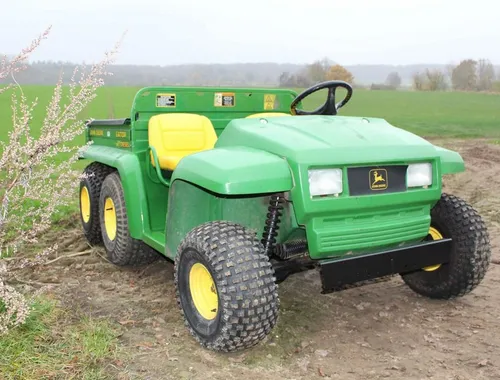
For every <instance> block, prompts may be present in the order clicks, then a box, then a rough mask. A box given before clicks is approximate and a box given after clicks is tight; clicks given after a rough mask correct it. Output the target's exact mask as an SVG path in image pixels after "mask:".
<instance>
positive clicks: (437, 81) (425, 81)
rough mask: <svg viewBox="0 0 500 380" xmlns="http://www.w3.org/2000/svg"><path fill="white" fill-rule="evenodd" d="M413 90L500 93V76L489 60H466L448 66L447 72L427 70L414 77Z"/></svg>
mask: <svg viewBox="0 0 500 380" xmlns="http://www.w3.org/2000/svg"><path fill="white" fill-rule="evenodd" d="M413 88H414V89H415V90H418V91H444V90H448V89H453V90H455V91H493V92H500V74H499V75H496V73H495V67H494V66H493V64H492V63H491V62H490V61H489V60H488V59H479V60H474V59H464V60H462V61H460V63H459V64H458V65H455V66H454V65H448V66H447V68H446V71H442V70H436V69H435V70H426V71H425V72H422V73H421V72H416V73H415V74H414V75H413Z"/></svg>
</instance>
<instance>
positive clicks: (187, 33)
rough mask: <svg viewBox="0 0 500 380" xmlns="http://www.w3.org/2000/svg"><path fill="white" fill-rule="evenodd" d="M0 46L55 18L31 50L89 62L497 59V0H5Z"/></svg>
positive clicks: (17, 43)
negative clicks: (105, 58)
mask: <svg viewBox="0 0 500 380" xmlns="http://www.w3.org/2000/svg"><path fill="white" fill-rule="evenodd" d="M1 1H2V5H1V10H2V22H1V23H0V32H1V34H0V36H1V40H0V41H1V43H0V52H1V53H7V54H13V53H16V52H18V51H19V50H20V49H22V48H23V47H24V46H26V45H27V44H28V43H29V42H30V41H31V40H32V39H33V38H34V37H36V36H37V35H38V34H39V33H40V32H41V31H42V30H44V29H45V28H46V27H47V26H49V25H52V27H53V28H52V32H51V34H50V37H49V39H47V40H45V41H44V43H43V45H42V46H41V47H40V48H39V50H38V51H37V52H36V54H35V55H33V59H40V60H44V59H52V60H63V61H65V60H70V61H74V62H82V61H85V62H87V63H89V62H92V61H94V60H97V59H99V58H100V57H101V56H102V53H103V52H104V51H105V50H107V49H109V48H111V47H112V46H113V45H114V43H115V42H116V41H117V40H118V39H119V38H120V36H121V34H122V33H123V32H124V31H125V30H127V35H126V38H125V41H124V43H123V45H122V48H121V51H120V55H119V57H118V59H117V63H129V64H155V65H167V64H179V63H230V62H262V61H267V62H283V63H284V62H290V63H308V62H311V61H313V60H315V59H319V58H322V57H324V56H328V57H329V58H331V59H333V60H334V61H336V62H339V63H341V64H346V65H347V64H373V63H387V64H409V63H450V62H458V61H459V60H460V59H463V58H469V57H470V58H475V59H479V58H489V59H490V60H491V61H492V62H493V63H495V64H500V49H499V42H500V26H499V23H498V22H499V21H498V18H499V15H500V3H499V2H497V1H495V0H489V1H488V0H474V1H470V0H467V1H464V0H434V1H431V0H406V1H405V0H344V1H338V0H306V1H304V0H303V1H297V0H282V1H278V0H250V1H245V0H211V1H210V0H139V1H133V0H84V1H80V0H17V1H13V0H1Z"/></svg>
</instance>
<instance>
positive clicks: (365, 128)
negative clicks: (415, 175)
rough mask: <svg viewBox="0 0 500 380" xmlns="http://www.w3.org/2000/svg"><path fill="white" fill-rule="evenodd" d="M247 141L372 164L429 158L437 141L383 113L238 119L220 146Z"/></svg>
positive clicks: (321, 160) (310, 156)
mask: <svg viewBox="0 0 500 380" xmlns="http://www.w3.org/2000/svg"><path fill="white" fill-rule="evenodd" d="M236 145H241V146H247V147H252V148H256V149H261V150H265V151H268V152H271V153H274V154H276V155H279V156H281V157H286V158H287V159H288V160H291V161H294V162H297V163H307V164H319V165H321V164H328V163H330V164H331V163H335V164H369V163H382V162H394V161H395V160H396V161H406V160H419V159H429V158H434V157H437V156H440V152H439V151H438V150H436V147H434V145H432V144H431V143H429V142H428V141H426V140H424V139H423V138H421V137H419V136H416V135H414V134H412V133H410V132H407V131H405V130H402V129H399V128H396V127H394V126H392V125H391V124H389V123H388V122H387V121H385V120H383V119H377V118H360V117H348V116H294V117H272V118H268V119H264V120H263V119H237V120H233V121H232V122H231V123H230V124H229V125H228V126H227V127H226V130H225V131H224V132H223V133H222V135H221V136H220V138H219V140H218V141H217V144H216V147H222V146H236Z"/></svg>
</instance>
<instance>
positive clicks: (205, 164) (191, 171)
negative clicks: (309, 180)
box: [171, 147, 293, 195]
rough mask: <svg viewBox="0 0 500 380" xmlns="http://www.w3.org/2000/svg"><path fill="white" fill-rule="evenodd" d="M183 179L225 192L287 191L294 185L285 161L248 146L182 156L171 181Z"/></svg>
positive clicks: (217, 191) (210, 189)
mask: <svg viewBox="0 0 500 380" xmlns="http://www.w3.org/2000/svg"><path fill="white" fill-rule="evenodd" d="M178 179H181V180H184V181H187V182H191V183H193V184H195V185H198V186H201V187H203V188H205V189H207V190H209V191H212V192H214V193H217V194H224V195H238V194H263V193H274V192H282V191H289V190H291V189H292V187H293V180H292V174H291V171H290V167H289V166H288V163H287V161H286V160H285V159H284V158H281V157H279V156H276V155H274V154H272V153H269V152H265V151H261V150H258V149H254V148H247V147H222V148H214V149H211V150H206V151H203V152H200V153H195V154H192V155H189V156H186V157H184V158H183V159H182V160H181V161H180V162H179V164H178V165H177V167H176V169H175V171H174V173H173V175H172V180H171V183H173V182H174V181H175V180H178Z"/></svg>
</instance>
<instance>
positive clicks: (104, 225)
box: [99, 172, 160, 266]
mask: <svg viewBox="0 0 500 380" xmlns="http://www.w3.org/2000/svg"><path fill="white" fill-rule="evenodd" d="M99 210H100V211H99V220H100V226H101V231H102V239H103V242H104V248H105V249H106V253H107V256H108V260H109V261H111V262H112V263H113V264H116V265H119V266H126V265H130V266H133V265H144V264H150V263H152V262H154V261H156V260H158V259H159V258H160V254H159V252H157V251H156V250H154V249H153V248H151V247H150V246H148V245H146V244H145V243H144V242H142V241H141V240H137V239H134V238H132V237H131V236H130V232H129V228H128V218H127V208H126V206H125V197H124V194H123V187H122V184H121V180H120V175H119V174H118V173H117V172H114V173H111V174H109V175H108V176H107V177H106V179H105V180H104V182H103V184H102V189H101V195H100V198H99Z"/></svg>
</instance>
